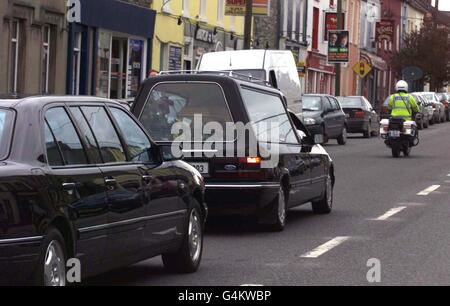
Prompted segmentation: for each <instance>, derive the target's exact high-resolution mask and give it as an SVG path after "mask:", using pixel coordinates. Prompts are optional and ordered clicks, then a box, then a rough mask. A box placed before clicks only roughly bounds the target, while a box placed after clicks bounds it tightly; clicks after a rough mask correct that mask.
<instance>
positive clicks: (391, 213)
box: [374, 206, 407, 221]
mask: <svg viewBox="0 0 450 306" xmlns="http://www.w3.org/2000/svg"><path fill="white" fill-rule="evenodd" d="M406 208H407V207H406V206H399V207H395V208H392V209H391V210H389V211H388V212H386V213H385V214H384V215H382V216H380V217H378V218H376V219H374V220H375V221H385V220H387V219H389V218H390V217H392V216H394V215H396V214H398V213H399V212H401V211H403V210H405V209H406Z"/></svg>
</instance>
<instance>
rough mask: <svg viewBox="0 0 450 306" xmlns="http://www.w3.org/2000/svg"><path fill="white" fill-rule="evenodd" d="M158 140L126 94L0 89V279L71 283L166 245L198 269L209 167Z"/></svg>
mask: <svg viewBox="0 0 450 306" xmlns="http://www.w3.org/2000/svg"><path fill="white" fill-rule="evenodd" d="M167 153H168V152H167V150H164V149H162V148H161V147H160V146H158V145H156V144H155V143H154V142H153V141H152V140H151V139H150V137H149V136H148V134H147V133H146V132H145V130H144V128H143V127H142V125H140V124H139V122H138V121H137V120H136V119H135V118H134V117H133V116H132V115H131V114H130V113H129V112H128V111H126V110H125V109H124V108H123V107H122V106H121V105H120V104H119V103H116V102H114V101H110V100H105V99H99V98H93V97H34V98H24V99H0V283H1V284H24V283H28V282H29V283H34V284H39V285H54V286H57V285H65V284H66V274H65V273H66V272H65V271H66V262H67V260H68V259H69V258H75V259H78V260H79V261H80V263H81V271H82V273H81V277H82V278H85V277H87V276H91V275H94V274H98V273H101V272H105V271H108V270H111V269H114V268H118V267H120V266H123V265H128V264H132V263H135V262H138V261H141V260H144V259H147V258H149V257H153V256H156V255H160V254H163V262H164V264H165V266H166V267H168V268H169V269H171V270H173V271H177V272H194V271H195V270H196V269H197V268H198V266H199V264H200V260H201V255H202V245H203V243H202V237H203V235H202V233H203V231H202V230H203V225H204V220H205V218H206V214H207V209H206V205H205V202H204V182H203V178H202V176H201V175H200V174H199V173H198V172H197V171H196V170H195V169H194V168H192V167H191V166H189V165H188V164H186V163H185V162H182V161H180V160H172V159H171V158H170V156H169V154H167Z"/></svg>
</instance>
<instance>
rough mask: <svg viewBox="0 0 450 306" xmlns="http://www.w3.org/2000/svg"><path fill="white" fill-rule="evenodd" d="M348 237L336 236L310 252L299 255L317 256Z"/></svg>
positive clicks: (305, 256) (303, 256) (304, 256)
mask: <svg viewBox="0 0 450 306" xmlns="http://www.w3.org/2000/svg"><path fill="white" fill-rule="evenodd" d="M349 239H350V237H348V236H343V237H336V238H334V239H331V240H330V241H328V242H326V243H324V244H322V245H321V246H319V247H317V248H315V249H314V250H312V251H311V252H308V253H306V254H303V255H302V256H300V257H302V258H318V257H320V256H322V255H323V254H325V253H327V252H329V251H330V250H332V249H334V248H335V247H337V246H338V245H340V244H342V243H343V242H345V241H347V240H349Z"/></svg>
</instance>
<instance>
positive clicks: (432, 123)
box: [430, 117, 434, 125]
mask: <svg viewBox="0 0 450 306" xmlns="http://www.w3.org/2000/svg"><path fill="white" fill-rule="evenodd" d="M430 125H434V117H433V118H431V120H430Z"/></svg>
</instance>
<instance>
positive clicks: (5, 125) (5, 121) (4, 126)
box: [0, 109, 14, 159]
mask: <svg viewBox="0 0 450 306" xmlns="http://www.w3.org/2000/svg"><path fill="white" fill-rule="evenodd" d="M13 123H14V112H13V111H10V110H7V109H0V159H4V158H5V157H6V155H8V150H9V144H10V141H11V132H12V130H13Z"/></svg>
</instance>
